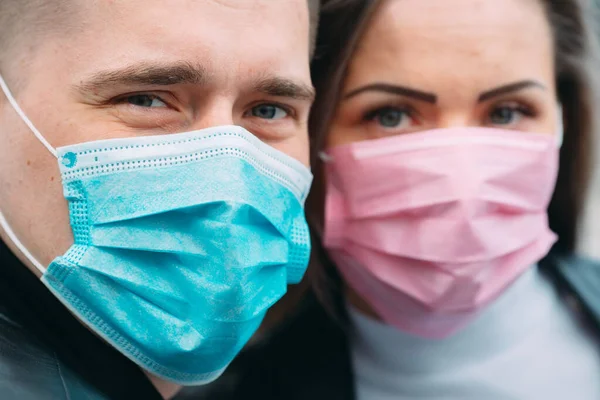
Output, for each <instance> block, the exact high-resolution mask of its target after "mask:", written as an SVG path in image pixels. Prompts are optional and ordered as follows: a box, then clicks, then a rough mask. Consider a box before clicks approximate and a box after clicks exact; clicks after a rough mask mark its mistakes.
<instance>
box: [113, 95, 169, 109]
mask: <svg viewBox="0 0 600 400" xmlns="http://www.w3.org/2000/svg"><path fill="white" fill-rule="evenodd" d="M123 102H124V103H128V104H131V105H133V106H137V107H146V108H153V107H167V104H166V103H165V102H164V101H162V100H161V99H160V98H159V97H157V96H151V95H148V94H134V95H131V96H127V97H125V98H124V99H123Z"/></svg>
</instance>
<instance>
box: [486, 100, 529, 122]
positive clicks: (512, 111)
mask: <svg viewBox="0 0 600 400" xmlns="http://www.w3.org/2000/svg"><path fill="white" fill-rule="evenodd" d="M536 115H537V113H536V112H535V110H534V109H533V108H532V107H530V106H528V105H524V104H521V103H517V102H505V103H500V104H497V105H494V106H493V107H491V108H490V109H489V111H488V112H487V114H486V121H484V122H486V125H491V126H499V127H514V126H515V125H519V124H520V123H521V122H524V120H525V119H528V118H535V117H536Z"/></svg>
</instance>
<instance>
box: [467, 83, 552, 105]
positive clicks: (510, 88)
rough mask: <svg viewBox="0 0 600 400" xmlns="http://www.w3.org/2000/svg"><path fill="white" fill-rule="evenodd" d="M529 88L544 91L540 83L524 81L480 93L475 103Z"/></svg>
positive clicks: (544, 87)
mask: <svg viewBox="0 0 600 400" xmlns="http://www.w3.org/2000/svg"><path fill="white" fill-rule="evenodd" d="M530 87H537V88H540V89H544V90H545V89H546V86H544V85H543V84H542V83H541V82H538V81H534V80H524V81H519V82H514V83H509V84H508V85H502V86H499V87H497V88H494V89H491V90H487V91H485V92H482V93H481V94H480V95H479V99H478V100H477V101H478V102H479V103H481V102H484V101H486V100H489V99H492V98H494V97H498V96H501V95H503V94H507V93H511V92H516V91H519V90H523V89H527V88H530Z"/></svg>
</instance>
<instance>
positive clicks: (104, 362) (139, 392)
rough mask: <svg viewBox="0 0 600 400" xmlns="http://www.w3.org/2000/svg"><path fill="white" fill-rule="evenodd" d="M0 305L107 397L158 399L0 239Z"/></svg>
mask: <svg viewBox="0 0 600 400" xmlns="http://www.w3.org/2000/svg"><path fill="white" fill-rule="evenodd" d="M0 308H2V309H3V310H5V311H6V312H7V314H8V317H9V318H10V319H11V320H13V321H15V322H16V323H18V324H19V325H20V326H22V327H23V328H24V329H25V330H26V331H28V332H29V333H31V334H32V335H33V336H35V337H36V338H37V339H38V340H39V341H40V342H41V343H43V344H44V345H45V346H47V347H48V348H49V349H51V351H52V352H54V353H55V354H56V356H57V357H58V358H59V359H60V360H61V362H63V363H64V364H65V365H66V366H67V367H69V368H70V369H71V371H73V372H74V373H75V374H77V375H78V376H79V377H80V378H81V379H83V380H85V381H87V382H88V383H89V384H90V385H91V386H93V387H94V388H96V390H97V391H98V392H99V393H102V394H104V395H105V396H106V397H107V398H109V399H128V400H131V399H144V400H154V399H156V400H159V399H160V400H162V396H160V394H159V393H158V392H157V391H156V389H155V388H154V386H153V385H152V384H151V383H150V381H149V380H148V378H147V377H146V375H145V374H144V373H143V372H142V371H141V369H140V368H138V367H137V365H135V364H134V363H133V362H131V361H130V360H129V359H127V358H126V357H125V356H123V355H122V354H121V353H119V352H118V351H117V350H115V349H114V348H113V347H111V346H110V345H108V344H107V343H105V342H104V341H103V340H101V339H99V338H98V337H97V336H95V335H94V334H92V333H91V332H90V331H89V330H88V329H87V328H85V327H84V326H83V325H82V324H81V323H80V322H79V321H78V320H77V319H76V318H75V317H73V315H72V314H71V313H70V312H69V311H68V310H67V309H66V308H65V307H64V306H63V305H62V304H61V303H60V301H58V299H56V298H55V297H54V295H52V294H51V292H50V291H49V290H48V289H46V287H45V286H44V284H43V283H42V282H41V281H40V280H39V279H37V277H36V276H35V275H34V274H33V273H31V272H30V271H29V270H28V269H27V268H26V267H25V266H24V265H23V264H22V263H21V262H20V261H19V260H18V259H17V258H16V257H15V256H14V255H13V254H12V252H11V251H10V250H9V249H8V248H7V247H6V245H5V244H4V243H2V241H0Z"/></svg>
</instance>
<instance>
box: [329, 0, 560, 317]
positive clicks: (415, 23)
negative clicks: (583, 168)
mask: <svg viewBox="0 0 600 400" xmlns="http://www.w3.org/2000/svg"><path fill="white" fill-rule="evenodd" d="M554 78H555V71H554V54H553V43H552V34H551V27H550V25H549V22H548V20H547V19H546V15H545V12H544V10H543V5H542V3H541V2H540V1H538V0H497V1H496V0H495V1H487V0H453V1H451V2H449V1H447V0H427V1H423V0H402V1H398V0H387V1H384V2H383V4H382V6H381V7H380V8H379V10H378V11H377V12H376V14H375V16H374V18H373V19H372V21H370V25H369V26H368V27H367V29H366V32H365V34H364V36H363V37H362V39H361V40H360V42H359V44H358V47H357V50H356V52H355V54H354V55H353V58H352V60H351V62H350V65H349V71H348V75H347V78H346V80H345V82H344V85H343V88H342V100H341V101H340V103H339V105H338V108H337V111H336V115H335V117H334V120H333V123H332V126H331V129H330V132H329V135H328V137H327V140H326V145H327V146H328V147H331V146H337V145H342V144H346V143H351V142H357V141H362V140H373V139H377V138H381V137H387V136H390V135H403V134H410V133H413V132H419V131H424V130H430V129H437V128H451V127H467V126H469V127H470V126H477V127H493V128H501V129H511V130H517V131H522V132H523V134H524V135H525V134H527V133H531V132H536V133H547V134H555V132H556V131H557V129H558V124H557V119H558V107H557V97H556V87H555V79H554ZM515 83H520V84H519V85H512V84H515ZM382 85H384V86H385V88H386V90H381V89H382ZM507 85H508V86H507ZM511 85H512V86H511ZM390 87H394V89H393V91H394V92H395V93H390V92H389V91H388V90H387V88H390ZM398 87H401V88H402V89H401V90H399V89H398ZM406 89H411V90H412V91H415V90H416V91H418V92H419V93H418V94H417V95H415V94H414V93H412V92H410V91H408V92H410V93H408V92H407V90H406ZM398 92H401V93H398ZM500 92H501V93H500ZM433 98H435V102H433V101H432V100H433ZM348 296H349V298H350V301H351V302H352V303H354V305H355V306H357V307H358V308H359V309H360V310H362V311H363V312H365V313H366V314H369V315H371V316H373V317H377V316H376V314H375V313H374V312H373V311H372V309H370V307H369V306H368V305H367V304H366V303H365V301H364V300H363V299H361V298H360V297H359V296H358V295H356V294H355V293H354V292H353V291H352V290H351V289H348Z"/></svg>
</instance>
